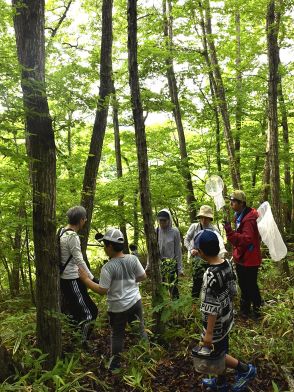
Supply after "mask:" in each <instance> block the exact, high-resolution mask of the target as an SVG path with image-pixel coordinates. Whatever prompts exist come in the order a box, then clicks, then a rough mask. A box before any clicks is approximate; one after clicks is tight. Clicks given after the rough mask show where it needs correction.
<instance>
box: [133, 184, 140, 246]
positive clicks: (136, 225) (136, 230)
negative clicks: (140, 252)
mask: <svg viewBox="0 0 294 392" xmlns="http://www.w3.org/2000/svg"><path fill="white" fill-rule="evenodd" d="M138 196H139V191H138V189H136V190H135V192H134V211H133V217H134V240H133V242H134V245H136V246H138V243H139V216H138Z"/></svg>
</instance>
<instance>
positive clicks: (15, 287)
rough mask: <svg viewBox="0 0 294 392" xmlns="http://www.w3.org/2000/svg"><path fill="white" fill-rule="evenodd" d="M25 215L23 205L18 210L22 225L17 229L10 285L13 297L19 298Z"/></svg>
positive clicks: (13, 245)
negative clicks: (23, 220)
mask: <svg viewBox="0 0 294 392" xmlns="http://www.w3.org/2000/svg"><path fill="white" fill-rule="evenodd" d="M24 214H25V211H24V206H23V205H22V203H21V205H20V206H19V210H18V219H19V220H20V223H19V224H18V225H17V227H16V230H15V236H14V241H13V243H12V248H13V264H12V270H11V283H10V292H11V296H12V297H15V296H18V295H19V289H20V266H21V253H22V249H21V248H22V241H21V237H22V229H23V225H22V222H21V220H22V219H23V217H24Z"/></svg>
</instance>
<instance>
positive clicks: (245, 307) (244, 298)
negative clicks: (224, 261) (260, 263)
mask: <svg viewBox="0 0 294 392" xmlns="http://www.w3.org/2000/svg"><path fill="white" fill-rule="evenodd" d="M236 272H237V277H238V284H239V287H240V290H241V298H240V312H241V314H243V315H244V316H249V313H250V305H251V303H250V302H251V301H250V294H249V286H248V267H244V266H243V265H240V264H236Z"/></svg>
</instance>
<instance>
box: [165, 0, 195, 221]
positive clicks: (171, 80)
mask: <svg viewBox="0 0 294 392" xmlns="http://www.w3.org/2000/svg"><path fill="white" fill-rule="evenodd" d="M162 5H163V21H164V37H165V39H166V45H167V48H168V58H167V59H166V66H167V73H166V76H167V80H168V88H169V95H170V99H171V102H172V104H173V115H174V119H175V122H176V126H177V131H178V137H179V145H180V154H181V160H182V176H183V177H184V180H185V183H186V190H187V191H186V192H187V193H186V202H187V206H188V210H189V215H190V221H191V223H192V222H195V221H196V219H197V208H196V199H195V195H194V190H193V184H192V177H191V172H190V167H189V159H188V153H187V147H186V138H185V132H184V127H183V122H182V114H181V107H180V102H179V96H178V86H177V81H176V77H175V72H174V65H173V19H172V2H171V0H163V3H162ZM167 5H168V9H167Z"/></svg>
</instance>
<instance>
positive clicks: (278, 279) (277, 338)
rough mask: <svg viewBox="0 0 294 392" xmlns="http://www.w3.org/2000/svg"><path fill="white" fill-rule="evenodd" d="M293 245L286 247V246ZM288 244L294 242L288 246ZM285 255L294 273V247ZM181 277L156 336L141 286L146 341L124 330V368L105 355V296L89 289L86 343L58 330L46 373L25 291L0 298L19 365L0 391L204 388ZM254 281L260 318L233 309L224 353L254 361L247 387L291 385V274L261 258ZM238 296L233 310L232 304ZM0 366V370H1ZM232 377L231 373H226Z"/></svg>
mask: <svg viewBox="0 0 294 392" xmlns="http://www.w3.org/2000/svg"><path fill="white" fill-rule="evenodd" d="M291 250H292V249H291ZM293 250H294V249H293ZM291 256H292V258H290V259H289V263H290V268H291V273H292V277H293V272H294V260H293V256H294V253H292V252H291ZM187 271H188V272H187V273H186V277H185V278H184V279H182V280H181V282H180V292H181V297H180V299H179V300H177V301H166V303H165V304H164V305H163V309H162V310H163V312H162V317H163V321H164V325H165V332H164V335H163V336H162V339H161V341H160V342H159V341H156V340H155V337H154V336H153V335H152V332H151V329H152V321H151V320H152V314H151V311H152V309H151V299H150V295H149V294H148V293H150V287H149V283H148V282H147V283H144V284H142V286H141V293H142V298H143V303H144V313H145V324H146V329H147V332H148V335H149V337H150V345H146V344H143V343H140V342H139V343H138V340H137V336H136V335H135V334H134V333H133V332H132V331H131V330H128V331H127V333H126V342H125V349H124V353H123V358H122V367H121V369H120V370H119V371H118V372H116V373H112V372H110V371H109V370H108V361H109V357H110V344H109V343H110V329H109V325H108V321H107V312H106V302H105V298H103V299H101V297H97V296H96V295H93V298H94V300H95V301H96V302H97V303H98V307H99V312H100V313H99V317H98V319H97V322H96V324H95V329H94V333H93V337H92V339H91V341H90V345H89V349H88V350H82V349H81V348H80V347H79V345H78V344H77V343H76V342H77V341H79V336H73V335H72V334H71V333H70V331H67V330H66V329H64V333H63V343H64V344H63V349H64V357H63V358H62V359H61V360H60V361H58V363H57V364H56V367H55V368H54V369H53V370H51V371H48V372H44V371H43V370H42V366H41V364H42V361H43V360H44V356H43V354H41V353H40V352H39V351H38V350H37V349H36V346H35V325H36V324H35V323H36V315H35V308H34V307H33V306H32V304H31V302H30V298H29V296H28V295H27V293H26V294H25V295H24V296H23V297H20V298H16V299H13V300H11V299H10V298H9V296H8V295H7V297H6V298H7V299H6V300H5V301H3V300H2V299H3V298H1V303H0V339H1V340H2V342H3V344H4V345H5V347H7V349H8V350H9V351H10V352H11V353H12V355H13V358H14V359H15V361H16V362H17V363H18V364H19V368H18V371H17V374H16V375H15V377H12V378H11V379H10V380H7V381H6V382H4V383H2V384H1V383H0V391H1V392H8V391H17V392H29V391H30V392H31V391H32V392H76V391H83V392H84V391H89V392H90V391H92V392H94V391H97V392H105V391H106V392H107V391H114V392H131V391H143V392H197V391H199V392H200V391H202V390H203V389H202V387H201V378H202V375H201V374H198V373H196V372H195V371H194V369H193V362H192V358H191V350H192V348H193V347H194V346H196V345H197V343H198V342H199V337H200V332H201V321H200V313H199V304H198V303H197V304H196V305H195V306H193V304H192V300H191V295H190V290H191V287H190V286H191V279H190V278H189V276H190V275H189V270H188V267H187ZM259 275H260V288H261V293H262V296H263V299H264V300H265V305H264V307H263V312H262V316H263V317H262V319H261V320H259V321H254V320H252V319H248V320H243V319H241V318H239V317H238V315H236V317H235V325H234V327H233V329H232V332H231V334H230V353H231V355H233V356H234V357H236V358H238V359H241V360H242V361H243V362H247V363H248V362H250V363H253V364H254V365H255V366H256V367H257V377H256V378H255V379H254V380H253V381H252V382H251V383H250V384H249V386H248V389H247V391H248V392H286V391H289V392H293V389H292V390H291V389H290V387H289V385H288V382H287V377H286V374H285V369H286V371H287V369H288V373H290V374H291V373H292V375H293V370H294V355H293V353H294V335H293V314H294V289H293V279H290V278H287V277H285V276H283V275H281V271H280V269H279V268H278V265H277V264H275V263H273V262H272V261H270V260H264V261H263V266H262V268H261V271H260V274H259ZM237 305H238V304H237V303H236V309H238V306H237ZM0 371H1V370H0ZM228 381H229V383H230V384H232V383H233V382H234V373H233V372H230V371H229V372H228Z"/></svg>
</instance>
